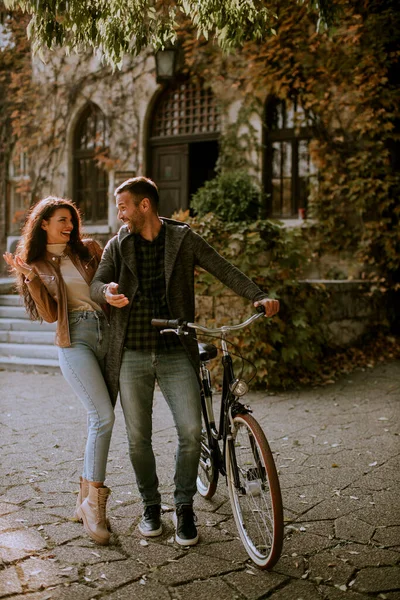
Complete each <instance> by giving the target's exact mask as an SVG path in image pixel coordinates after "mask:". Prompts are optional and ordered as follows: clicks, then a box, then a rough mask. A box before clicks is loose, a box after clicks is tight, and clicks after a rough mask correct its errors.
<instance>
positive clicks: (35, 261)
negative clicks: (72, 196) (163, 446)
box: [3, 196, 114, 544]
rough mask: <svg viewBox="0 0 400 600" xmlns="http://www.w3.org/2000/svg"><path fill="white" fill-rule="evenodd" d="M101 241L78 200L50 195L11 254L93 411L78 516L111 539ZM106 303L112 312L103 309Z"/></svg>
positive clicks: (63, 363) (65, 369) (22, 288)
mask: <svg viewBox="0 0 400 600" xmlns="http://www.w3.org/2000/svg"><path fill="white" fill-rule="evenodd" d="M101 254H102V251H101V248H100V246H99V245H98V244H97V242H95V241H93V240H82V238H81V219H80V215H79V212H78V209H77V208H76V206H75V205H74V203H73V202H71V201H69V200H64V199H62V198H55V197H52V196H50V197H48V198H45V199H44V200H41V201H40V202H38V203H37V204H36V205H35V206H33V208H32V210H31V212H30V214H29V216H28V218H27V221H26V223H25V226H24V228H23V231H22V238H21V241H20V243H19V245H18V248H17V252H16V255H15V256H13V255H12V254H10V253H9V252H7V253H5V254H4V255H3V256H4V260H5V261H6V262H7V264H8V265H9V266H10V267H11V268H12V270H13V271H15V272H16V273H17V285H18V291H19V293H20V294H21V296H22V297H23V300H24V304H25V306H26V309H27V311H28V313H29V315H30V317H31V319H33V320H38V319H39V320H42V319H44V320H45V321H47V322H49V323H53V322H54V321H57V330H56V345H57V346H58V357H59V362H60V367H61V371H62V374H63V375H64V377H65V379H66V380H67V381H68V383H69V384H70V385H71V387H72V388H73V390H74V391H75V392H76V394H77V396H78V397H79V398H80V400H81V401H82V403H83V405H84V407H85V408H86V410H87V414H88V437H87V443H86V450H85V457H84V465H83V474H82V477H81V480H80V490H79V494H78V499H77V505H76V511H75V517H76V518H77V519H80V520H82V521H83V525H84V528H85V530H86V532H87V533H88V534H89V536H90V537H91V538H92V539H93V540H94V541H95V542H97V543H98V544H108V543H109V539H110V532H109V530H108V527H107V522H106V502H107V497H108V495H109V493H110V490H109V488H108V487H106V486H105V485H104V479H105V469H106V463H107V456H108V450H109V446H110V439H111V432H112V428H113V425H114V410H113V405H112V403H111V400H110V396H109V394H108V390H107V387H106V384H105V382H104V378H103V359H104V356H105V354H106V351H107V346H108V336H109V324H108V320H107V316H106V314H105V312H104V311H106V310H107V308H106V307H107V305H105V306H104V307H103V308H102V307H100V306H99V305H97V304H96V303H95V302H93V301H92V300H91V298H90V294H89V285H90V282H91V280H92V279H93V276H94V274H95V272H96V269H97V266H98V264H99V261H100V258H101ZM103 309H104V311H103Z"/></svg>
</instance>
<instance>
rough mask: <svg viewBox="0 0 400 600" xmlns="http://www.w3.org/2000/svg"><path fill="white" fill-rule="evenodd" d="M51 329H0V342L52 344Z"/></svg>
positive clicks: (52, 335) (52, 334)
mask: <svg viewBox="0 0 400 600" xmlns="http://www.w3.org/2000/svg"><path fill="white" fill-rule="evenodd" d="M54 337H55V336H54V332H53V331H24V330H23V331H1V330H0V342H6V343H9V344H31V345H32V344H33V345H38V344H41V345H42V344H47V345H51V344H54Z"/></svg>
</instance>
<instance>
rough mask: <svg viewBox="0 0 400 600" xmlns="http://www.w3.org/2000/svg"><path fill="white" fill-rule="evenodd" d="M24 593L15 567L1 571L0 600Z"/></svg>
mask: <svg viewBox="0 0 400 600" xmlns="http://www.w3.org/2000/svg"><path fill="white" fill-rule="evenodd" d="M21 592H22V586H21V582H20V580H19V577H18V573H17V570H16V568H15V567H7V568H6V569H4V570H3V571H0V598H3V597H4V596H9V595H11V594H20V593H21Z"/></svg>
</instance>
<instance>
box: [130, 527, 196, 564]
mask: <svg viewBox="0 0 400 600" xmlns="http://www.w3.org/2000/svg"><path fill="white" fill-rule="evenodd" d="M171 535H172V531H171V532H170V534H169V536H168V535H164V536H160V537H158V538H157V541H155V540H151V539H148V540H144V539H143V538H142V536H140V535H135V536H127V537H124V536H120V537H119V544H120V549H121V552H123V553H124V554H125V555H127V556H133V557H135V558H137V559H139V560H140V561H141V562H142V563H143V564H146V565H149V566H157V565H162V564H164V563H166V562H167V561H169V560H175V559H177V558H179V557H180V556H182V554H183V552H184V550H183V549H182V547H180V546H178V544H175V543H174V542H173V543H172V544H171V543H168V539H169V537H171ZM145 543H147V545H143V544H145Z"/></svg>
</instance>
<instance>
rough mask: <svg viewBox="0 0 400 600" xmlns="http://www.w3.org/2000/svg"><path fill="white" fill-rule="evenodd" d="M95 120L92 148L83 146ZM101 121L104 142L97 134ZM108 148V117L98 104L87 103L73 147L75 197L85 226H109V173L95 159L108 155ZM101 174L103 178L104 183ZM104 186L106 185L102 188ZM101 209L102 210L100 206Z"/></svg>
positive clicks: (75, 134)
mask: <svg viewBox="0 0 400 600" xmlns="http://www.w3.org/2000/svg"><path fill="white" fill-rule="evenodd" d="M93 117H94V118H95V129H94V137H92V138H91V141H92V147H88V144H86V146H82V145H81V143H80V141H81V139H82V137H83V133H84V130H85V127H86V128H87V124H88V121H89V119H91V118H93ZM100 120H101V121H102V128H101V135H102V140H101V141H102V143H100V144H99V143H98V139H97V135H98V133H99V131H100V129H99V127H98V123H99V121H100ZM106 148H107V122H106V116H105V114H104V113H103V111H102V110H101V109H100V108H99V106H97V104H95V103H93V102H90V103H88V104H87V105H86V106H85V108H84V109H83V111H82V112H81V114H80V116H79V119H78V121H77V123H76V125H75V129H74V135H73V146H72V165H73V178H72V186H73V198H74V200H75V203H76V205H77V206H78V208H79V210H80V211H81V212H82V216H83V218H84V221H85V224H87V225H105V224H107V223H108V204H109V202H108V184H109V178H108V173H107V172H106V171H105V169H101V167H99V165H98V164H97V162H96V156H98V155H99V154H101V153H103V152H105V150H106ZM85 162H86V166H87V167H88V171H89V174H87V173H85V175H82V165H83V164H84V163H85ZM99 175H101V177H102V178H104V180H103V182H102V181H101V180H100V177H99ZM102 183H103V185H102ZM85 190H89V192H88V193H89V201H88V202H85V200H84V199H83V198H82V197H83V195H84V194H85ZM100 193H101V194H102V195H103V197H102V202H101V203H99V194H100ZM100 206H102V210H99V207H100Z"/></svg>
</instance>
